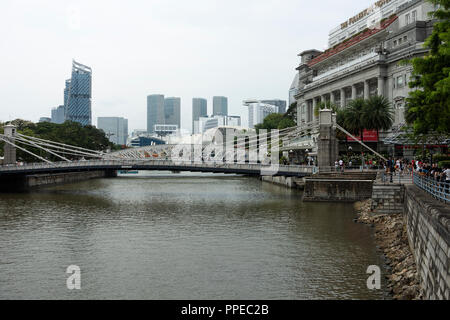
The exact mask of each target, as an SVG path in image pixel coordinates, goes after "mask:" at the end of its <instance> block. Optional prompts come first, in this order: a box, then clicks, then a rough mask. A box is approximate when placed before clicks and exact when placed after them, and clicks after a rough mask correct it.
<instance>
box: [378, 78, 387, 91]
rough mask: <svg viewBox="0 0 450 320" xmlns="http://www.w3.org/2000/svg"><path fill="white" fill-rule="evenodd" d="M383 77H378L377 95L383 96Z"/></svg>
mask: <svg viewBox="0 0 450 320" xmlns="http://www.w3.org/2000/svg"><path fill="white" fill-rule="evenodd" d="M385 82H386V81H385V80H384V77H378V95H379V96H384V87H385Z"/></svg>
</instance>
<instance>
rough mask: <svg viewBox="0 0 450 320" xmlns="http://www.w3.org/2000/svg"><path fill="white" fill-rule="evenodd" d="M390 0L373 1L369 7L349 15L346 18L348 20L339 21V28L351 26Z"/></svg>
mask: <svg viewBox="0 0 450 320" xmlns="http://www.w3.org/2000/svg"><path fill="white" fill-rule="evenodd" d="M391 1H392V0H379V1H377V2H375V3H374V4H373V5H372V6H371V7H370V8H367V9H365V10H363V11H361V12H360V13H358V14H357V15H356V16H354V17H351V18H350V19H348V21H345V22H344V23H341V29H345V28H347V27H348V26H351V25H352V24H354V23H356V22H358V21H359V20H361V19H362V18H364V17H366V16H368V15H369V14H371V13H373V12H374V11H375V10H377V9H380V8H381V7H383V6H384V5H386V4H388V3H389V2H391Z"/></svg>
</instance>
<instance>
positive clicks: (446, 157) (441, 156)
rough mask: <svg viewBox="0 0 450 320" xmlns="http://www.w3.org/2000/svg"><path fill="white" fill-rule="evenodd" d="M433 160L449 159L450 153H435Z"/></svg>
mask: <svg viewBox="0 0 450 320" xmlns="http://www.w3.org/2000/svg"><path fill="white" fill-rule="evenodd" d="M433 160H434V161H437V162H439V161H447V160H450V155H446V154H435V155H433Z"/></svg>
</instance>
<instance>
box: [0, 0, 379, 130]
mask: <svg viewBox="0 0 450 320" xmlns="http://www.w3.org/2000/svg"><path fill="white" fill-rule="evenodd" d="M373 2H374V0H357V1H355V0H339V1H337V0H311V1H307V0H220V1H219V0H217V1H216V0H189V1H187V0H146V1H133V0H131V1H96V0H89V1H80V0H78V1H72V2H71V1H50V0H48V1H36V0H30V1H20V0H12V1H10V0H6V1H5V0H2V2H1V5H0V9H1V10H0V30H1V31H0V32H1V33H0V52H1V56H0V58H1V59H0V61H1V62H0V63H1V76H0V101H1V104H0V120H1V121H6V120H10V119H11V120H12V119H15V118H23V119H27V120H31V121H38V119H39V118H40V117H43V116H47V117H50V110H51V108H53V107H56V106H58V105H61V104H63V89H64V81H65V79H68V78H70V72H71V62H72V58H74V59H75V60H77V61H78V62H80V63H83V64H86V65H88V66H90V67H91V68H92V72H93V87H92V115H93V124H94V125H96V124H97V117H99V116H122V117H125V118H128V119H129V124H128V126H129V130H130V132H131V130H133V129H138V128H142V129H145V128H146V96H147V95H149V94H155V93H159V94H164V95H166V96H176V97H181V117H182V127H183V128H184V129H188V130H190V128H191V113H192V111H191V108H192V106H191V104H192V97H204V98H207V99H208V113H212V97H213V96H214V95H221V96H227V97H228V110H229V114H231V115H240V116H242V118H243V124H247V110H246V108H244V107H242V105H241V102H242V100H243V99H247V98H261V99H269V98H281V99H285V100H287V99H288V90H289V87H290V85H291V82H292V79H293V77H294V75H295V67H296V66H297V65H298V63H299V57H297V54H298V53H299V52H301V51H303V50H305V49H311V48H316V49H321V50H323V49H325V47H326V44H327V38H328V32H329V30H331V29H332V28H334V27H336V26H337V25H339V24H340V23H341V22H344V21H345V20H347V19H348V18H350V17H351V16H353V15H355V14H357V13H358V12H360V11H361V10H363V9H365V8H366V7H368V6H370V5H371V4H372V3H373Z"/></svg>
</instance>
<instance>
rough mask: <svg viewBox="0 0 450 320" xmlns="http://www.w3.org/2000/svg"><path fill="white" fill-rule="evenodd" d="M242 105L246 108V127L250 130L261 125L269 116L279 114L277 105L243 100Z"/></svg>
mask: <svg viewBox="0 0 450 320" xmlns="http://www.w3.org/2000/svg"><path fill="white" fill-rule="evenodd" d="M264 101H268V100H264ZM271 101H273V100H271ZM277 101H280V100H277ZM243 105H244V106H245V107H247V108H248V127H249V128H252V129H253V128H254V127H255V125H257V124H260V123H262V122H263V121H264V118H265V117H267V116H268V115H269V114H271V113H278V112H279V107H278V106H277V105H274V104H269V103H264V102H263V100H254V99H249V100H244V101H243ZM285 107H286V104H285Z"/></svg>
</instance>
